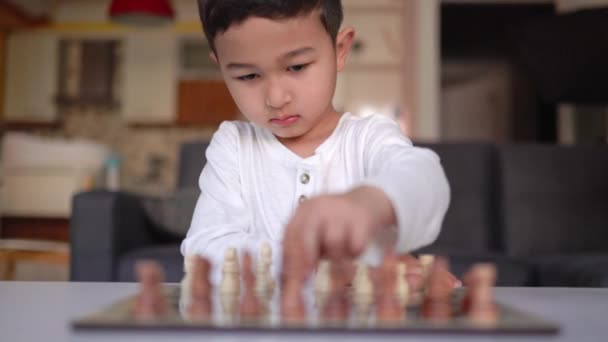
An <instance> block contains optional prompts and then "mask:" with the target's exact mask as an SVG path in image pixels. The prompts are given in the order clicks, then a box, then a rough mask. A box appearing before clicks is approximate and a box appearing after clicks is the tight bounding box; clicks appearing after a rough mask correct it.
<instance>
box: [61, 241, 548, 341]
mask: <svg viewBox="0 0 608 342" xmlns="http://www.w3.org/2000/svg"><path fill="white" fill-rule="evenodd" d="M235 255H236V254H235V253H234V251H231V252H230V253H227V261H228V262H225V264H224V267H223V270H222V271H223V274H224V275H223V280H222V283H221V284H219V285H218V286H215V287H214V286H212V285H211V283H210V282H209V279H208V274H209V269H210V264H209V262H208V261H206V260H204V259H203V258H196V260H194V261H193V263H192V264H191V272H190V276H186V278H185V279H184V281H183V282H182V284H181V286H180V285H175V284H165V283H162V279H163V274H162V269H160V266H159V265H158V264H154V263H152V262H145V263H141V264H139V265H138V267H137V268H138V271H137V273H138V276H139V279H140V290H139V293H137V294H135V295H133V296H131V297H129V298H125V299H123V300H120V301H118V302H116V303H113V304H111V305H110V306H108V307H106V308H103V309H102V310H101V311H99V312H96V313H93V314H91V315H88V316H86V317H82V318H80V319H77V320H75V321H73V322H72V327H73V328H74V329H76V330H99V329H103V330H112V329H117V330H124V329H128V330H202V331H214V332H235V331H252V332H281V333H284V332H305V333H315V332H330V331H331V332H345V333H348V332H351V333H353V332H354V333H398V334H407V333H416V334H419V333H431V334H433V333H436V334H491V335H502V334H524V335H528V334H530V335H532V334H533V335H537V334H556V333H557V332H558V330H559V327H558V326H557V325H555V324H553V323H551V322H547V321H545V320H543V319H541V318H539V317H536V316H534V315H531V314H528V313H525V312H522V311H520V310H517V309H516V308H510V307H508V306H506V305H503V304H501V303H498V302H495V301H494V299H493V294H492V287H491V286H489V285H491V283H488V281H491V280H492V279H493V277H495V274H494V273H492V272H495V268H494V267H493V265H488V264H480V265H477V266H474V267H473V268H472V270H471V271H470V272H468V274H467V275H466V276H465V278H464V281H465V285H467V286H465V287H462V288H456V289H451V288H450V289H448V288H446V286H444V285H442V284H444V283H441V282H439V279H440V277H441V275H442V274H445V272H446V269H445V267H446V262H445V261H444V260H442V259H435V261H433V260H432V258H431V262H430V263H429V262H428V261H427V262H426V263H425V264H426V265H427V266H428V267H427V268H425V272H427V274H426V279H425V284H424V286H423V287H422V288H419V289H411V290H410V291H408V289H407V283H406V282H404V283H402V284H399V281H398V280H394V279H404V277H403V276H402V275H403V272H404V271H405V270H404V268H405V266H403V265H402V264H399V263H396V262H395V261H396V260H397V259H395V258H390V257H389V258H386V259H387V260H386V261H385V262H384V263H383V265H382V266H381V267H380V269H379V271H378V276H377V277H376V278H375V280H374V281H373V282H372V281H370V278H369V277H368V270H367V268H366V266H365V265H357V270H356V273H355V274H354V278H352V279H349V280H348V281H345V278H344V274H345V273H344V272H342V271H341V268H339V267H334V266H332V265H330V264H329V263H327V262H325V263H324V264H322V265H320V266H319V269H318V272H317V276H316V278H315V279H309V280H307V281H305V282H304V283H302V284H301V285H297V283H298V282H293V281H290V280H283V281H282V282H281V285H280V286H276V289H275V287H274V286H273V285H272V282H269V281H268V279H266V280H264V281H260V278H261V277H262V274H261V273H257V271H256V272H254V271H253V269H257V267H254V266H253V262H252V258H251V257H249V256H248V255H245V257H244V259H243V261H242V267H239V266H237V263H235V262H234V261H235ZM266 266H267V264H266ZM260 269H262V271H263V267H262V266H260ZM237 271H238V272H237ZM187 274H188V273H187ZM256 277H257V278H258V281H256ZM387 277H388V278H387ZM395 277H397V278H395ZM290 279H293V277H292V278H290ZM332 284H333V285H332ZM403 286H405V291H403V289H400V287H403ZM404 293H405V296H404Z"/></svg>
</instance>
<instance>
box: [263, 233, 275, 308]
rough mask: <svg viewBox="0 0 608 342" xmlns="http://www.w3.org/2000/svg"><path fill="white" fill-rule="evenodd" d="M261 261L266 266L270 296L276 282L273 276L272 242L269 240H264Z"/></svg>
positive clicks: (265, 271)
mask: <svg viewBox="0 0 608 342" xmlns="http://www.w3.org/2000/svg"><path fill="white" fill-rule="evenodd" d="M261 262H262V264H263V266H264V274H265V278H266V283H267V290H268V293H269V295H270V296H272V293H273V292H274V289H275V287H276V282H275V280H274V277H273V276H272V272H271V267H272V249H271V248H270V244H269V243H268V242H264V244H262V251H261Z"/></svg>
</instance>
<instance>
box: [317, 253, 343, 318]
mask: <svg viewBox="0 0 608 342" xmlns="http://www.w3.org/2000/svg"><path fill="white" fill-rule="evenodd" d="M347 273H348V270H347V269H346V265H345V264H343V263H335V262H332V263H330V264H329V284H330V291H329V293H328V295H327V299H326V302H325V303H324V305H323V307H322V308H321V314H322V316H323V317H324V318H325V319H327V320H330V321H344V320H346V318H347V317H348V311H349V307H348V296H347V295H346V286H345V285H346V283H347V278H348V274H347Z"/></svg>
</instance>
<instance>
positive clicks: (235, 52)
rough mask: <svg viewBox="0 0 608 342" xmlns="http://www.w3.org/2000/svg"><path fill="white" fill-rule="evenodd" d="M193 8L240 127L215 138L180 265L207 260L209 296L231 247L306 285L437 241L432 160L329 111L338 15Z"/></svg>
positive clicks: (445, 190)
mask: <svg viewBox="0 0 608 342" xmlns="http://www.w3.org/2000/svg"><path fill="white" fill-rule="evenodd" d="M198 5H199V12H200V18H201V21H202V24H203V28H204V31H205V36H206V38H207V41H208V43H209V46H210V48H211V53H210V58H211V59H212V60H213V61H214V62H215V63H216V64H217V66H218V68H219V70H220V71H221V74H222V76H223V79H224V81H225V83H226V86H227V88H228V90H229V92H230V94H231V96H232V98H233V99H234V102H235V103H236V105H237V107H238V109H239V110H240V112H241V113H242V114H243V115H244V117H245V118H247V119H248V122H242V121H227V122H224V123H222V124H221V125H220V127H219V129H218V131H217V132H216V133H215V134H214V136H213V138H212V140H211V143H210V145H209V147H208V149H207V151H206V156H207V163H206V165H205V167H204V169H203V171H202V173H201V175H200V179H199V185H200V188H201V194H200V197H199V199H198V202H197V205H196V209H195V211H194V214H193V217H192V222H191V226H190V229H189V231H188V234H187V236H186V238H185V239H184V241H183V243H182V246H181V251H182V253H183V254H184V255H185V256H189V255H201V256H205V257H206V258H208V259H209V260H210V261H211V264H212V265H214V267H213V271H212V273H213V274H212V275H211V278H212V282H213V283H214V284H216V285H217V284H219V283H220V280H221V274H222V272H221V270H222V266H221V265H222V262H223V256H224V255H225V253H226V250H227V249H229V248H235V249H236V250H237V251H238V252H239V253H242V252H243V251H245V250H249V251H250V252H251V255H254V256H258V255H259V251H260V248H261V246H262V245H263V244H264V243H269V244H270V245H271V249H272V254H273V257H274V258H275V260H273V262H272V265H273V267H274V269H273V274H274V277H275V279H278V277H277V274H278V273H279V271H278V269H281V270H282V272H283V273H285V274H286V275H285V277H296V278H298V279H302V280H304V279H306V277H307V276H308V275H309V274H311V273H312V272H313V270H314V269H315V267H316V265H317V264H318V262H319V260H320V259H322V258H328V259H333V260H355V259H359V260H361V261H362V262H365V263H367V264H370V265H372V266H378V265H379V264H380V261H381V260H382V255H383V252H384V251H385V250H386V249H391V250H394V251H395V252H397V253H399V254H402V253H408V252H409V251H413V250H416V249H418V248H420V247H422V246H425V245H427V244H430V243H431V242H433V241H434V240H435V238H436V237H437V235H438V234H439V231H440V227H441V224H442V221H443V217H444V215H445V213H446V210H447V208H448V205H449V200H450V190H449V185H448V182H447V179H446V177H445V174H444V171H443V168H442V166H441V163H440V160H439V158H438V156H437V155H436V154H435V153H434V152H433V151H431V150H429V149H425V148H420V147H416V146H414V145H413V144H412V142H411V141H410V139H408V138H407V137H406V136H405V135H404V134H403V133H402V132H401V130H400V128H399V126H398V125H397V124H396V123H395V122H394V121H393V120H392V119H389V118H387V117H384V116H381V115H370V116H366V117H362V116H359V115H357V114H356V113H349V112H341V111H340V110H339V109H337V108H335V107H334V105H333V103H332V98H333V96H334V92H335V89H336V79H337V75H338V73H339V72H341V71H342V70H344V68H345V67H346V64H347V59H348V56H349V52H350V49H351V46H352V44H353V40H354V38H355V30H354V28H352V27H342V19H343V12H342V4H341V2H340V1H339V0H266V1H263V0H199V1H198ZM378 86H381V85H378ZM201 111H202V112H201V115H204V113H203V112H204V109H201ZM420 115H424V113H420ZM201 153H202V151H201ZM262 269H263V267H260V270H262ZM407 269H408V270H410V269H415V267H410V265H408V267H407ZM408 272H409V271H408ZM453 281H454V284H456V283H457V280H456V279H455V278H454V279H453Z"/></svg>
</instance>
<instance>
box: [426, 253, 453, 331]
mask: <svg viewBox="0 0 608 342" xmlns="http://www.w3.org/2000/svg"><path fill="white" fill-rule="evenodd" d="M448 276H449V270H448V263H447V260H446V259H445V258H442V257H436V258H435V260H434V261H433V264H432V266H431V271H430V274H429V280H428V284H427V291H426V294H425V296H424V300H423V303H422V316H423V317H424V318H426V319H429V320H431V321H434V322H446V321H448V320H449V319H450V317H452V304H451V295H452V290H453V288H452V286H450V285H449V282H448V281H446V277H448Z"/></svg>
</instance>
